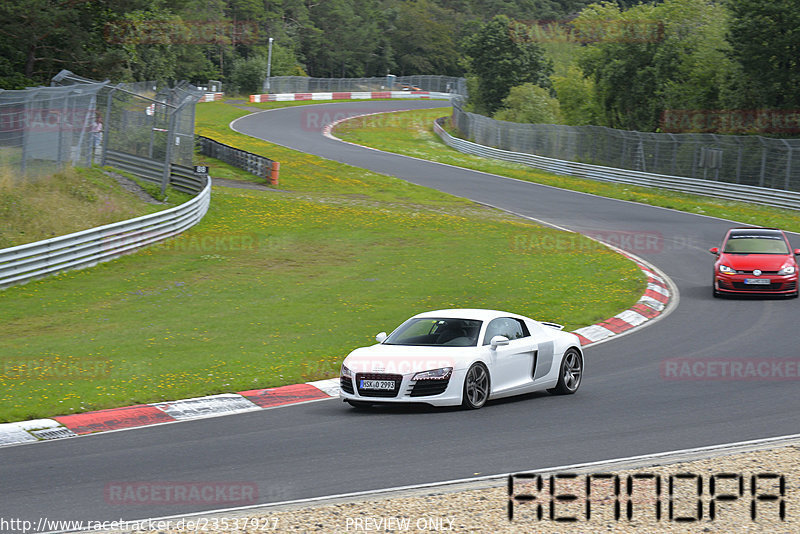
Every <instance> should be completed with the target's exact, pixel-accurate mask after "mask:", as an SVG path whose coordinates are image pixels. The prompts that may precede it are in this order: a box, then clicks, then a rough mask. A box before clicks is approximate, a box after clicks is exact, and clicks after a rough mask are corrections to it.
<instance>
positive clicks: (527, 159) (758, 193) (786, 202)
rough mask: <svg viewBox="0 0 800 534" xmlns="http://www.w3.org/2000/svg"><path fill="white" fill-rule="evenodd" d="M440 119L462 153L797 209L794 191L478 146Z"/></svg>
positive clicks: (448, 140) (799, 202)
mask: <svg viewBox="0 0 800 534" xmlns="http://www.w3.org/2000/svg"><path fill="white" fill-rule="evenodd" d="M443 120H446V119H445V118H440V119H437V120H436V121H435V122H434V126H433V129H434V131H435V132H436V133H437V134H438V135H439V137H441V139H442V141H444V142H445V144H446V145H448V146H450V147H452V148H454V149H456V150H458V151H459V152H463V153H465V154H473V155H476V156H481V157H484V158H494V159H500V160H504V161H510V162H512V163H520V164H522V165H528V166H529V167H534V168H536V169H541V170H543V171H547V172H552V173H554V174H562V175H568V176H575V177H578V178H588V179H590V180H600V181H604V182H614V183H622V184H630V185H639V186H645V187H659V188H661V189H668V190H670V191H677V192H680V193H691V194H695V195H703V196H709V197H714V198H721V199H725V200H739V201H744V202H753V203H756V204H763V205H765V206H773V207H778V208H788V209H794V210H800V193H797V192H794V191H785V190H780V189H769V188H766V187H756V186H750V185H742V184H731V183H726V182H716V181H711V180H702V179H699V178H685V177H680V176H669V175H665V174H653V173H648V172H641V171H632V170H627V169H615V168H613V167H603V166H600V165H590V164H588V163H578V162H574V161H564V160H559V159H553V158H546V157H544V156H537V155H534V154H525V153H521V152H510V151H508V150H501V149H499V148H493V147H489V146H485V145H480V144H478V143H473V142H471V141H467V140H465V139H460V138H458V137H453V136H452V135H450V134H449V133H447V132H446V131H445V130H444V128H442V125H441V121H443Z"/></svg>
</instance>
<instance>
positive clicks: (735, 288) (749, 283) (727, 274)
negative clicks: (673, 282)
mask: <svg viewBox="0 0 800 534" xmlns="http://www.w3.org/2000/svg"><path fill="white" fill-rule="evenodd" d="M709 252H711V253H712V254H714V255H716V256H717V261H716V262H715V263H714V296H715V297H719V296H722V295H752V294H760V295H784V296H787V297H796V296H797V275H798V272H797V262H796V261H795V256H796V255H798V254H800V249H794V250H792V249H791V247H790V245H789V240H788V239H787V238H786V234H784V233H783V231H782V230H778V229H777V228H731V229H730V230H728V233H727V234H726V235H725V239H724V240H723V241H722V247H719V248H718V247H714V248H712V249H710V251H709Z"/></svg>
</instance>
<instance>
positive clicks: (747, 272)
mask: <svg viewBox="0 0 800 534" xmlns="http://www.w3.org/2000/svg"><path fill="white" fill-rule="evenodd" d="M736 274H753V271H736ZM761 274H764V275H766V274H778V271H761Z"/></svg>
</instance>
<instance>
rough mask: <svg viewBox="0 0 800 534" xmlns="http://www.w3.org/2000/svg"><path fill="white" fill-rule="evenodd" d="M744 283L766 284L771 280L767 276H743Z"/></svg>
mask: <svg viewBox="0 0 800 534" xmlns="http://www.w3.org/2000/svg"><path fill="white" fill-rule="evenodd" d="M744 283H745V284H748V285H753V286H768V285H770V284H771V283H772V281H771V280H770V279H769V278H745V279H744Z"/></svg>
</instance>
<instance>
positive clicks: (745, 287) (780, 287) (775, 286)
mask: <svg viewBox="0 0 800 534" xmlns="http://www.w3.org/2000/svg"><path fill="white" fill-rule="evenodd" d="M732 284H733V289H737V290H739V291H753V292H755V293H761V292H763V291H791V290H793V289H794V288H795V286H796V285H797V284H796V283H795V282H789V283H787V284H783V283H781V282H773V283H771V284H770V285H763V286H759V285H753V284H745V283H744V282H732ZM784 286H785V287H784Z"/></svg>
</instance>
